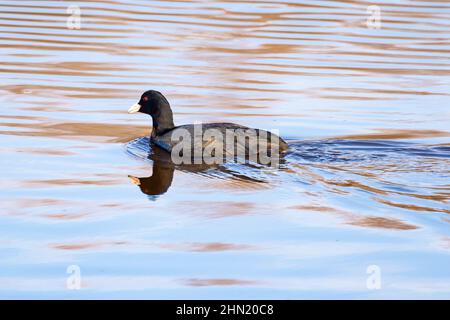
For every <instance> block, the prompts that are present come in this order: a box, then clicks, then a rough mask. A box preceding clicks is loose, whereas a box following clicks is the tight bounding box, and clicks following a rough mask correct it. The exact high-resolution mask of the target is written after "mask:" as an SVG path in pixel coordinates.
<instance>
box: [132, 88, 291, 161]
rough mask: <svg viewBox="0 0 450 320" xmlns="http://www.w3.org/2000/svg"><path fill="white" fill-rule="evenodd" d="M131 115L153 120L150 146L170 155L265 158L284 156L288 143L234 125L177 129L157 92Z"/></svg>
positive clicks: (150, 93) (148, 93) (147, 96)
mask: <svg viewBox="0 0 450 320" xmlns="http://www.w3.org/2000/svg"><path fill="white" fill-rule="evenodd" d="M128 112H129V113H135V112H142V113H146V114H148V115H150V116H151V117H152V120H153V129H152V133H151V139H150V141H151V143H153V144H155V145H157V146H158V147H160V148H162V149H164V150H166V151H167V152H170V153H173V152H175V153H177V154H184V155H186V153H189V156H190V157H191V158H196V157H197V156H198V155H200V156H204V155H205V152H206V153H208V154H209V155H212V156H220V155H223V156H226V157H229V156H235V155H238V156H239V155H241V156H242V155H244V156H249V155H261V154H262V153H264V152H265V153H266V155H270V154H273V153H274V152H276V153H277V154H279V153H283V152H285V151H286V150H287V149H288V145H287V143H286V142H285V141H284V140H283V139H282V138H280V137H278V136H277V135H275V134H273V133H271V132H269V131H266V130H262V129H254V128H249V127H246V126H242V125H239V124H234V123H206V124H187V125H180V126H175V125H174V122H173V114H172V110H171V108H170V104H169V102H168V101H167V99H166V98H165V97H164V96H163V95H162V94H161V93H160V92H158V91H154V90H150V91H146V92H145V93H144V94H143V95H142V97H141V99H140V101H139V103H137V104H135V105H133V106H132V107H131V108H130V109H129V110H128Z"/></svg>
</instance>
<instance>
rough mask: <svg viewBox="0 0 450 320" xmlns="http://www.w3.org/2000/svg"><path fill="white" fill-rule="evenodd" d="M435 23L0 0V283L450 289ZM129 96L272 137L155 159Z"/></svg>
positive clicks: (266, 6) (174, 288)
mask: <svg viewBox="0 0 450 320" xmlns="http://www.w3.org/2000/svg"><path fill="white" fill-rule="evenodd" d="M373 4H376V5H378V6H379V8H380V9H381V18H382V19H381V22H382V25H381V29H371V28H368V26H367V23H366V22H367V17H368V13H367V7H368V6H369V5H373ZM69 5H76V6H79V8H80V10H81V20H80V22H81V25H80V27H81V28H80V29H68V27H67V19H68V17H69V16H70V14H71V12H72V13H73V12H74V11H71V12H69V13H68V12H67V11H66V10H67V7H68V6H69ZM72 18H73V17H72ZM449 18H450V3H449V2H448V1H413V0H409V1H408V0H401V1H395V2H394V1H374V2H367V1H312V0H309V1H301V2H300V1H297V2H296V1H263V0H261V1H126V2H125V1H123V2H122V1H76V2H66V1H2V2H1V3H0V51H1V57H2V59H1V60H0V92H1V96H0V101H1V104H2V108H1V111H0V120H1V122H0V140H1V147H0V148H1V154H2V156H1V158H0V164H1V168H2V180H1V193H0V197H1V202H0V208H1V211H0V230H1V233H0V297H3V298H19V297H22V298H23V297H25V298H55V297H57V298H104V297H106V298H399V297H401V298H449V297H450V271H449V268H448V265H449V263H450V255H449V254H450V231H449V223H450V216H449V213H450V206H449V200H450V139H449V136H450V133H449V129H448V128H450V111H449V110H450V107H449V102H450V99H449V91H448V88H449V85H450V77H449V76H450V62H449V61H450V39H449V34H450V19H449ZM70 21H73V20H70ZM70 21H69V22H70ZM146 89H157V90H160V91H161V92H163V93H164V94H165V95H166V96H167V97H168V99H169V101H170V102H171V104H172V107H173V110H174V114H175V122H176V123H177V124H183V123H194V122H201V121H203V122H213V121H223V122H237V123H240V124H244V125H248V126H252V127H259V128H264V129H268V130H274V129H276V130H279V132H280V135H281V136H283V137H284V138H286V139H287V140H288V141H289V142H290V152H289V153H288V154H287V155H286V157H285V159H284V161H283V163H282V164H281V166H280V168H278V169H274V168H267V167H258V166H253V167H250V166H245V165H238V164H227V165H224V166H221V167H215V168H184V167H176V166H172V165H170V164H167V162H164V161H162V160H161V159H162V158H164V155H161V154H159V153H158V150H149V148H148V139H147V138H145V136H147V135H148V134H149V132H150V127H149V126H150V123H151V122H150V119H148V118H147V117H146V116H144V115H128V114H127V113H126V110H127V108H128V107H129V106H130V105H131V104H133V103H135V102H136V101H137V100H138V98H139V95H140V94H141V93H142V92H143V91H144V90H146ZM71 265H76V266H78V267H79V268H80V270H81V284H82V287H81V289H80V290H70V288H69V289H68V288H67V280H68V279H69V280H70V279H73V278H71V276H73V275H71V274H68V273H67V272H66V271H67V268H68V267H69V266H71ZM374 266H375V267H374ZM373 270H378V271H379V275H380V278H379V279H380V281H381V282H380V283H381V288H380V289H373V287H371V285H370V283H371V282H370V281H372V280H373V279H374V278H373V276H376V275H378V271H377V272H375V273H373ZM367 272H369V273H367ZM368 280H369V286H367V281H368ZM69 287H70V286H69Z"/></svg>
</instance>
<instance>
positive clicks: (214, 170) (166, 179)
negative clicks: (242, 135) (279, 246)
mask: <svg viewBox="0 0 450 320" xmlns="http://www.w3.org/2000/svg"><path fill="white" fill-rule="evenodd" d="M147 141H148V140H147V139H145V138H143V139H142V140H141V141H135V143H136V144H135V145H133V146H132V149H129V150H128V152H129V153H131V154H132V155H134V156H137V157H141V155H138V154H136V151H140V152H139V153H142V151H144V150H143V148H142V146H146V148H147V150H148V142H147ZM147 159H149V160H152V162H153V170H152V175H151V176H149V177H136V176H132V175H128V178H129V179H130V181H131V182H132V183H133V184H135V185H137V186H138V187H139V188H140V189H141V191H142V192H143V193H144V194H146V195H147V196H148V198H149V199H150V200H153V201H154V200H156V199H158V197H159V196H160V195H162V194H164V193H166V192H167V191H168V190H169V188H170V186H171V185H172V180H173V176H174V171H175V170H180V171H183V172H191V173H196V174H201V175H206V176H210V177H216V178H222V179H237V180H240V181H245V182H249V183H259V184H261V183H267V181H265V180H264V179H263V178H262V176H261V175H260V174H261V172H260V169H261V168H262V167H266V168H267V166H263V165H260V164H256V163H243V164H239V165H238V166H239V169H238V170H233V168H230V167H228V166H227V165H222V164H220V165H219V164H205V163H202V164H189V165H186V164H183V165H177V164H175V163H174V162H173V161H172V159H171V157H170V153H168V152H167V151H165V150H163V149H161V148H159V147H157V146H154V145H152V147H151V150H150V152H149V153H148V156H147ZM244 168H245V169H244ZM272 169H273V168H272Z"/></svg>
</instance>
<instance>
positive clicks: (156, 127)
mask: <svg viewBox="0 0 450 320" xmlns="http://www.w3.org/2000/svg"><path fill="white" fill-rule="evenodd" d="M160 110H161V112H159V114H157V115H154V116H152V120H153V130H152V137H156V136H159V135H162V134H164V133H165V132H167V131H169V130H172V129H173V128H175V125H174V124H173V114H172V110H170V107H166V108H161V109H160Z"/></svg>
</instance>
